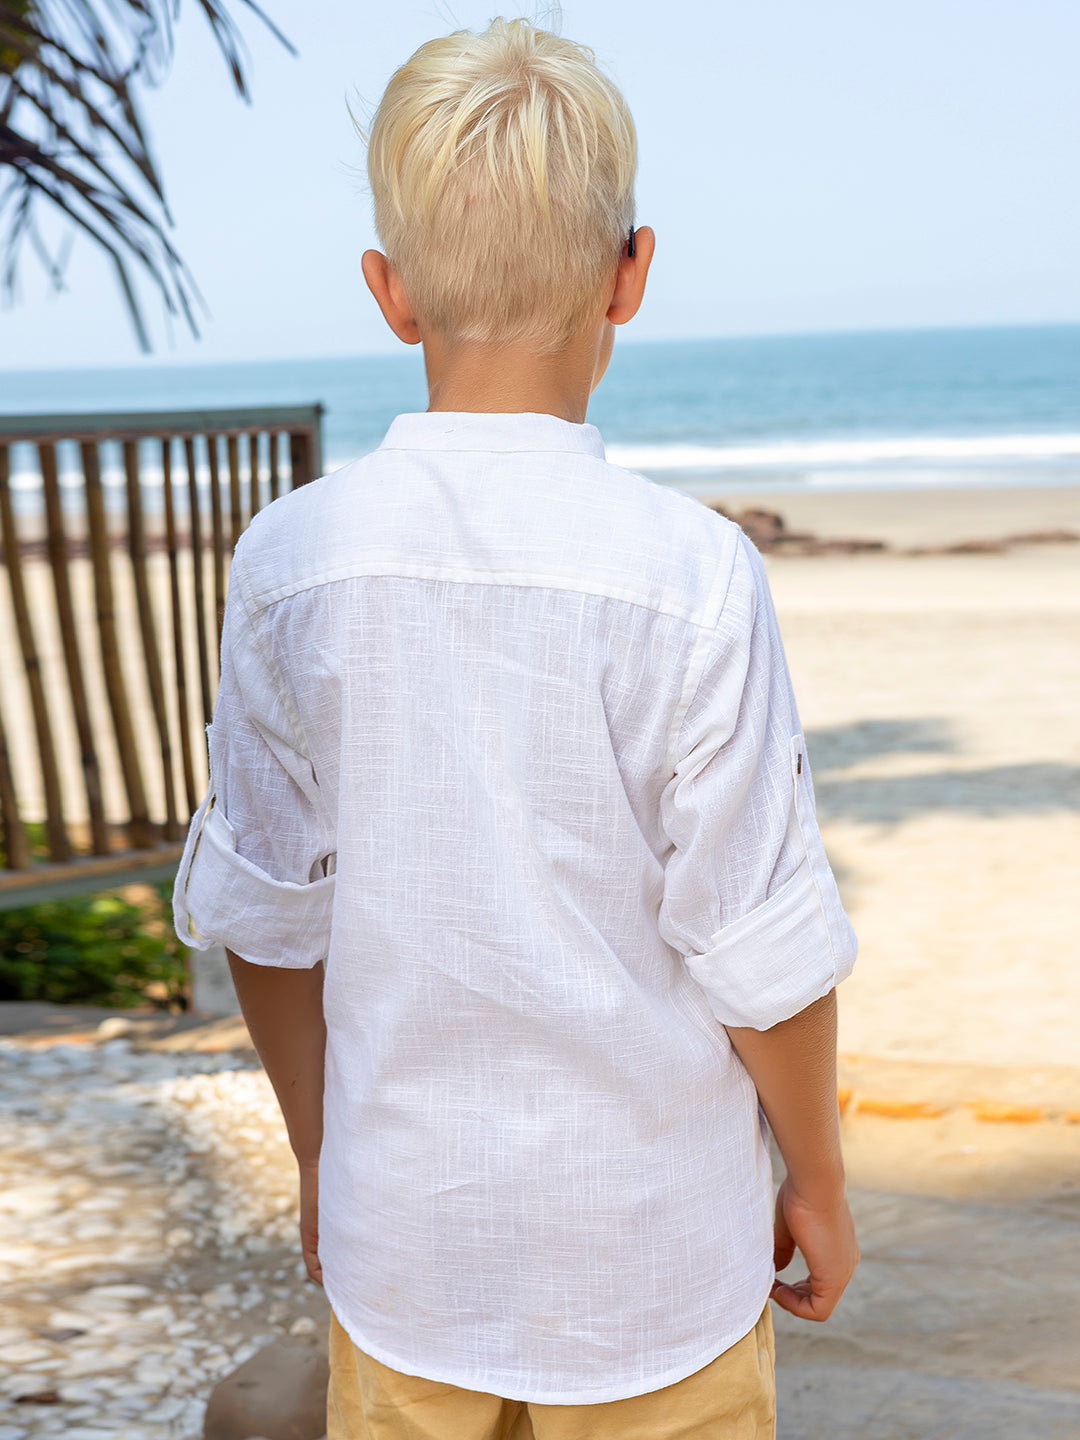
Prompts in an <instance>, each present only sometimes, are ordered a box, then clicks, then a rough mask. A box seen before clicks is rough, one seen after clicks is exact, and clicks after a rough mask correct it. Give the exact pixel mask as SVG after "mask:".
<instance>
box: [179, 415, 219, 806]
mask: <svg viewBox="0 0 1080 1440" xmlns="http://www.w3.org/2000/svg"><path fill="white" fill-rule="evenodd" d="M184 458H185V459H186V461H187V473H188V506H189V508H190V516H189V523H190V526H191V566H192V570H193V572H194V590H195V640H196V645H197V649H198V652H199V693H200V695H201V697H202V711H203V724H204V725H209V724H210V721H211V720H212V719H213V717H214V692H213V690H212V689H211V688H210V647H209V643H208V641H207V638H206V585H205V583H204V576H203V541H202V511H201V509H200V506H199V482H198V477H197V473H196V470H195V437H194V436H193V435H189V436H188V437H187V439H186V440H185V441H184ZM195 808H196V809H198V806H196V807H195Z"/></svg>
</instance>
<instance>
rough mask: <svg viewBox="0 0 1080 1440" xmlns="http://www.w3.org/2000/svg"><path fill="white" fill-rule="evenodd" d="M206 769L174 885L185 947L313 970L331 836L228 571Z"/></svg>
mask: <svg viewBox="0 0 1080 1440" xmlns="http://www.w3.org/2000/svg"><path fill="white" fill-rule="evenodd" d="M206 730H207V743H208V756H209V769H210V778H209V786H208V789H207V793H206V797H205V799H204V800H203V802H202V804H201V805H200V806H199V808H198V810H197V811H196V812H195V814H194V815H193V816H192V819H191V825H190V827H189V830H188V835H187V842H186V844H185V847H184V852H183V856H182V857H181V861H180V866H179V870H178V872H177V876H176V882H175V885H174V888H173V921H174V925H175V929H176V934H177V936H178V937H179V939H180V940H181V941H183V943H184V944H185V945H190V946H192V947H193V948H194V949H197V950H206V949H208V948H209V947H210V946H211V945H212V944H214V943H216V942H220V943H221V944H223V945H225V946H227V947H228V948H229V949H230V950H232V951H234V952H235V953H236V954H237V955H240V956H241V957H242V958H243V959H245V960H248V961H250V962H251V963H253V964H256V965H271V966H279V967H282V968H289V969H308V968H310V967H311V966H313V965H316V964H318V962H319V961H320V960H322V959H324V958H325V957H326V955H327V953H328V950H329V944H330V926H331V920H332V916H333V904H334V873H335V868H336V834H335V825H334V822H333V818H332V816H331V814H330V812H329V808H328V806H327V803H326V797H325V796H324V795H323V792H322V791H321V789H320V786H319V782H318V778H317V776H316V773H315V767H314V765H313V762H312V759H311V757H310V755H309V754H308V752H307V746H306V743H305V741H304V737H303V732H302V728H301V725H300V721H299V717H298V715H297V713H296V709H295V706H294V705H293V704H292V702H291V700H290V698H289V696H288V694H287V693H286V691H285V689H284V687H283V685H282V684H281V682H280V678H279V677H278V675H277V674H276V672H275V670H274V668H273V666H272V664H271V663H270V661H269V659H268V658H267V655H266V653H265V651H264V649H263V647H262V645H261V644H260V638H259V634H258V631H257V629H256V628H255V625H254V623H253V620H252V616H251V614H250V613H249V610H248V608H247V606H246V604H245V598H244V592H243V574H242V564H241V550H240V548H238V549H237V553H236V556H235V557H234V559H233V566H232V572H231V574H230V581H229V591H228V597H227V600H226V606H225V617H224V623H223V627H222V638H221V679H220V683H219V686H218V694H217V700H216V702H215V706H214V718H213V723H212V724H210V725H208V726H207V727H206Z"/></svg>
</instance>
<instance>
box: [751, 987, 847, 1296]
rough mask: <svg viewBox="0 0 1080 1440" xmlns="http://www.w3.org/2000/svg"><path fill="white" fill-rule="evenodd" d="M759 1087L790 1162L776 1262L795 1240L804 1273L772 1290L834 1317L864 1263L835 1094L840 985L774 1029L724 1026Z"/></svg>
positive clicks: (780, 1199) (782, 1262)
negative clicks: (849, 1199)
mask: <svg viewBox="0 0 1080 1440" xmlns="http://www.w3.org/2000/svg"><path fill="white" fill-rule="evenodd" d="M725 1028H726V1030H727V1033H728V1035H729V1036H730V1038H731V1043H732V1045H733V1046H734V1048H735V1050H736V1051H737V1053H738V1055H739V1058H740V1059H741V1060H742V1062H743V1064H744V1065H745V1066H746V1069H747V1071H748V1072H749V1074H750V1078H751V1079H752V1080H753V1082H754V1085H755V1086H756V1087H757V1092H758V1097H759V1099H760V1100H761V1105H762V1109H763V1110H764V1111H765V1115H766V1118H767V1119H768V1121H769V1125H770V1127H771V1128H772V1132H773V1135H774V1136H775V1137H776V1143H777V1145H778V1146H779V1148H780V1153H781V1155H782V1156H783V1158H784V1164H785V1165H786V1167H787V1177H786V1179H785V1180H784V1182H783V1184H782V1185H781V1186H780V1192H779V1194H778V1195H777V1197H776V1231H775V1237H776V1255H775V1264H776V1268H777V1269H778V1270H783V1269H784V1268H785V1267H786V1266H787V1265H789V1264H790V1263H791V1259H792V1257H793V1255H794V1253H795V1247H796V1245H797V1246H798V1247H799V1249H800V1250H801V1251H802V1254H803V1258H804V1259H805V1260H806V1263H807V1266H808V1268H809V1271H810V1273H809V1275H808V1276H807V1277H806V1279H805V1280H800V1281H798V1282H797V1283H796V1284H794V1285H792V1284H788V1283H785V1282H783V1281H780V1280H777V1281H776V1283H775V1284H774V1286H773V1291H772V1297H773V1299H774V1300H775V1301H776V1303H777V1304H778V1305H780V1306H781V1307H782V1308H783V1309H784V1310H789V1311H790V1312H791V1314H792V1315H797V1316H799V1317H800V1319H803V1320H827V1319H828V1317H829V1316H830V1315H831V1314H832V1312H833V1310H834V1309H835V1307H836V1303H837V1301H838V1300H839V1299H840V1296H841V1295H842V1294H843V1292H844V1289H845V1287H846V1285H847V1283H848V1281H849V1280H850V1279H851V1277H852V1275H853V1274H854V1271H855V1267H856V1265H857V1264H858V1263H859V1246H858V1242H857V1241H856V1239H855V1226H854V1223H853V1221H852V1218H851V1211H850V1210H849V1208H848V1203H847V1195H846V1193H845V1189H844V1162H843V1157H842V1155H841V1152H840V1113H839V1107H838V1105H837V1098H836V1078H837V1077H836V991H835V990H831V991H830V992H829V994H828V995H825V996H824V997H823V998H822V999H820V1000H815V1001H814V1003H813V1004H812V1005H808V1006H807V1007H806V1009H805V1010H801V1011H800V1012H799V1013H798V1014H797V1015H793V1016H792V1017H791V1019H790V1020H784V1021H782V1022H781V1023H780V1024H779V1025H774V1026H773V1027H772V1028H771V1029H769V1030H751V1029H743V1028H741V1027H736V1026H731V1025H728V1026H726V1027H725Z"/></svg>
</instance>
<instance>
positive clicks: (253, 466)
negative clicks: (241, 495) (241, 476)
mask: <svg viewBox="0 0 1080 1440" xmlns="http://www.w3.org/2000/svg"><path fill="white" fill-rule="evenodd" d="M248 471H249V479H248V500H249V503H248V510H249V511H250V516H249V521H248V523H249V524H250V522H251V520H253V519H254V518H255V516H256V515H257V514H258V513H259V509H260V505H259V432H258V431H257V430H252V432H251V434H250V435H249V436H248Z"/></svg>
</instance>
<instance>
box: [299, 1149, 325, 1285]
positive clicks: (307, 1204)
mask: <svg viewBox="0 0 1080 1440" xmlns="http://www.w3.org/2000/svg"><path fill="white" fill-rule="evenodd" d="M300 1248H301V1250H302V1251H303V1255H304V1264H305V1265H306V1266H307V1273H308V1274H309V1275H310V1276H311V1278H312V1280H314V1281H315V1283H316V1284H317V1285H321V1284H322V1283H323V1280H322V1266H321V1265H320V1263H319V1162H318V1160H317V1159H316V1160H312V1161H308V1162H304V1163H302V1164H301V1165H300Z"/></svg>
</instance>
